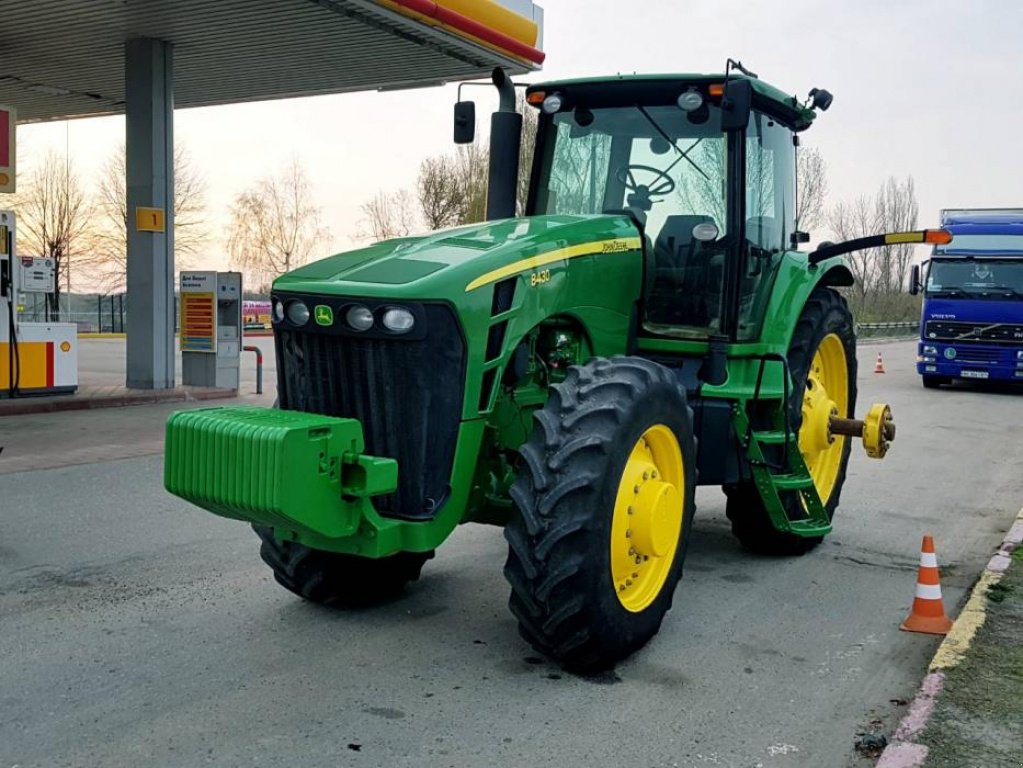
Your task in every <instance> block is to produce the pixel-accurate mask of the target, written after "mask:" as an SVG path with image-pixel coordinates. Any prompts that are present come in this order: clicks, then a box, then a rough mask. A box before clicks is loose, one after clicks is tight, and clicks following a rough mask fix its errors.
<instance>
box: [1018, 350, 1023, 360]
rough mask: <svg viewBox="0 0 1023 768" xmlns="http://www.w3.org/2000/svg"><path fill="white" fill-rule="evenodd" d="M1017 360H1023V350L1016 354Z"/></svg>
mask: <svg viewBox="0 0 1023 768" xmlns="http://www.w3.org/2000/svg"><path fill="white" fill-rule="evenodd" d="M1016 359H1017V360H1023V349H1021V350H1019V351H1018V352H1017V353H1016Z"/></svg>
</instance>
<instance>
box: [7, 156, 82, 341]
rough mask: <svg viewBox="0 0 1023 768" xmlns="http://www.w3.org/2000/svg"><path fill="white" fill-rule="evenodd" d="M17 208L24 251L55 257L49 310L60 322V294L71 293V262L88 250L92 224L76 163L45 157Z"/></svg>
mask: <svg viewBox="0 0 1023 768" xmlns="http://www.w3.org/2000/svg"><path fill="white" fill-rule="evenodd" d="M15 207H16V210H17V213H18V217H19V233H18V234H19V240H20V241H21V250H22V251H24V252H26V253H28V254H33V255H38V256H46V257H49V258H51V259H53V263H54V269H55V272H56V280H55V286H54V292H53V293H52V294H47V296H46V312H47V316H48V317H49V319H50V320H51V321H56V320H59V319H60V294H61V292H62V291H63V290H64V289H66V290H67V292H68V293H70V292H71V265H72V260H73V259H75V258H76V257H77V256H78V255H79V254H80V253H84V252H85V249H86V248H87V246H88V241H89V234H90V227H91V226H92V207H91V203H90V201H89V199H88V197H87V196H86V194H85V191H84V190H83V189H82V186H81V183H80V181H79V179H78V174H77V173H76V172H75V170H74V166H73V165H72V163H71V160H70V159H69V158H68V157H66V156H61V155H57V154H56V153H54V152H50V153H49V154H47V155H46V156H44V158H43V160H42V162H41V163H40V164H39V165H37V166H36V167H35V168H33V169H32V170H31V171H30V172H29V173H28V178H27V180H26V184H25V185H24V191H23V192H22V193H20V194H19V195H18V197H17V198H16V200H15ZM62 286H63V288H62Z"/></svg>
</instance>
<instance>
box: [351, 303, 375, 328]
mask: <svg viewBox="0 0 1023 768" xmlns="http://www.w3.org/2000/svg"><path fill="white" fill-rule="evenodd" d="M345 320H347V321H348V325H350V326H351V327H352V329H353V330H356V331H368V330H369V329H370V328H372V327H373V313H372V312H371V311H370V309H369V307H364V306H363V305H362V304H356V305H355V306H353V307H349V308H348V311H347V312H345Z"/></svg>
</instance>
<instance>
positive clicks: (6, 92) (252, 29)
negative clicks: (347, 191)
mask: <svg viewBox="0 0 1023 768" xmlns="http://www.w3.org/2000/svg"><path fill="white" fill-rule="evenodd" d="M542 27H543V11H542V9H540V8H539V7H537V6H534V5H533V3H532V2H529V0H504V2H496V1H495V0H436V1H434V0H173V2H168V1H167V0H30V1H26V2H19V1H18V0H15V1H14V2H13V3H11V2H7V3H4V10H3V12H2V14H0V50H2V51H3V58H2V63H0V104H14V105H16V106H17V108H18V121H19V122H21V123H24V122H34V121H43V120H55V119H63V118H69V117H85V116H90V115H103V114H115V113H120V112H124V111H125V98H126V97H125V41H127V40H129V39H132V38H151V39H156V40H163V41H166V42H167V43H170V44H171V45H173V48H174V87H173V93H174V96H173V98H174V106H175V107H177V108H181V107H197V106H207V105H214V104H229V103H234V102H243V101H257V100H262V99H274V98H286V97H293V96H309V95H314V94H324V93H340V92H344V91H356V90H366V89H377V88H405V87H414V86H422V85H432V84H439V83H444V82H448V81H457V80H466V79H472V78H475V77H482V76H486V75H488V74H489V73H490V71H491V70H492V69H493V68H494V67H495V66H503V67H505V68H506V69H508V70H509V71H510V72H517V73H521V72H525V71H528V70H530V69H535V68H537V67H539V65H540V64H541V63H542V62H543V58H544V54H543V52H542V50H541V45H542V42H541V41H542Z"/></svg>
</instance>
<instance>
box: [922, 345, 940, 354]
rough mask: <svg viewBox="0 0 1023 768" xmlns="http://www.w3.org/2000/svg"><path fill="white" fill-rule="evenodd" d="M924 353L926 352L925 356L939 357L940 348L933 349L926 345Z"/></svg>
mask: <svg viewBox="0 0 1023 768" xmlns="http://www.w3.org/2000/svg"><path fill="white" fill-rule="evenodd" d="M923 351H924V354H925V355H937V354H938V348H937V347H932V346H931V345H930V344H925V345H924V350H923Z"/></svg>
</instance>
